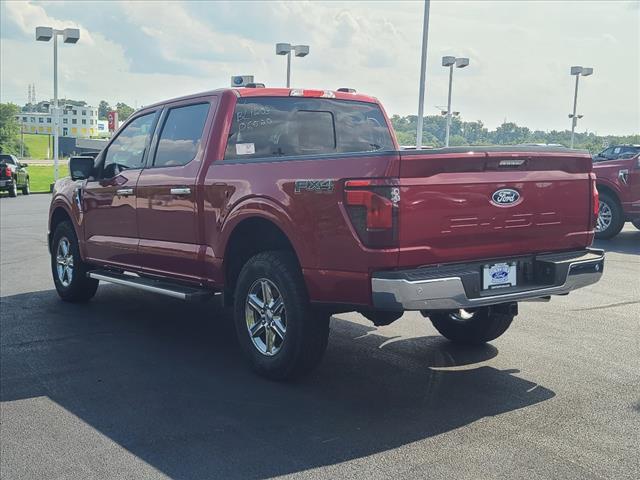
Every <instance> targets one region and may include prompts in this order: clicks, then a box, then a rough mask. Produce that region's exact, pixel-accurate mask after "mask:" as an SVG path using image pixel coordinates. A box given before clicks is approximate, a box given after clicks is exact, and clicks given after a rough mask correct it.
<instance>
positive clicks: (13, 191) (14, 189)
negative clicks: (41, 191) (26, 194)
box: [9, 179, 18, 197]
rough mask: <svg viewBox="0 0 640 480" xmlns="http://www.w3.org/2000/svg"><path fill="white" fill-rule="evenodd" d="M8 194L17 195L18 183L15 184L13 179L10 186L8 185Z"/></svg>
mask: <svg viewBox="0 0 640 480" xmlns="http://www.w3.org/2000/svg"><path fill="white" fill-rule="evenodd" d="M9 196H10V197H17V196H18V185H17V184H16V181H15V179H14V180H13V181H12V182H11V186H10V187H9Z"/></svg>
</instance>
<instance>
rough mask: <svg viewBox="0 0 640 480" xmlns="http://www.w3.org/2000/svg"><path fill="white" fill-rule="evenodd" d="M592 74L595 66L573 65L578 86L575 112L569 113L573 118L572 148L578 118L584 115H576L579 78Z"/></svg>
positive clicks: (574, 95) (574, 96)
mask: <svg viewBox="0 0 640 480" xmlns="http://www.w3.org/2000/svg"><path fill="white" fill-rule="evenodd" d="M591 74H593V68H591V67H580V66H575V67H571V75H575V76H576V88H575V90H574V92H573V113H571V114H569V118H570V119H571V148H573V137H574V135H575V132H576V125H577V124H578V119H579V118H582V115H576V109H577V107H578V80H580V77H581V76H582V77H588V76H589V75H591Z"/></svg>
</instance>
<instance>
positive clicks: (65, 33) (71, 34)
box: [36, 27, 80, 181]
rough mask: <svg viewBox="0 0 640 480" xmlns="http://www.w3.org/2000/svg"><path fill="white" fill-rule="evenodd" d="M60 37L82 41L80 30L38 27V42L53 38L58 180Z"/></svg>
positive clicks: (65, 41)
mask: <svg viewBox="0 0 640 480" xmlns="http://www.w3.org/2000/svg"><path fill="white" fill-rule="evenodd" d="M58 35H61V36H62V38H63V41H64V43H77V42H78V40H80V30H78V29H77V28H65V29H64V30H57V29H55V28H52V27H36V40H37V41H39V42H48V41H49V40H51V39H52V38H53V178H54V181H57V180H58V136H59V132H58V128H59V125H58V124H59V117H58Z"/></svg>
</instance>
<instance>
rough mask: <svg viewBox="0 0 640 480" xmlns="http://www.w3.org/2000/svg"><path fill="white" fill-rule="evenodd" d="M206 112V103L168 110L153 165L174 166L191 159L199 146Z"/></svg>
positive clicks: (207, 109)
mask: <svg viewBox="0 0 640 480" xmlns="http://www.w3.org/2000/svg"><path fill="white" fill-rule="evenodd" d="M208 113H209V104H208V103H200V104H197V105H188V106H185V107H176V108H172V109H171V110H169V113H168V115H167V119H166V120H165V122H164V125H163V127H162V132H161V133H160V138H159V141H158V148H157V150H156V156H155V160H154V162H153V166H154V167H175V166H179V165H186V164H187V163H189V162H190V161H191V160H193V159H194V157H195V156H196V153H198V148H200V141H201V139H202V132H203V130H204V124H205V122H206V121H207V114H208Z"/></svg>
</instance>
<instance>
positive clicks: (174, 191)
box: [171, 187, 191, 195]
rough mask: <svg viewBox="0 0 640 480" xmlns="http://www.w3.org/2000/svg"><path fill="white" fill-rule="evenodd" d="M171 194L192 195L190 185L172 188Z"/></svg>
mask: <svg viewBox="0 0 640 480" xmlns="http://www.w3.org/2000/svg"><path fill="white" fill-rule="evenodd" d="M171 195H191V189H190V188H189V187H180V188H172V189H171Z"/></svg>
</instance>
